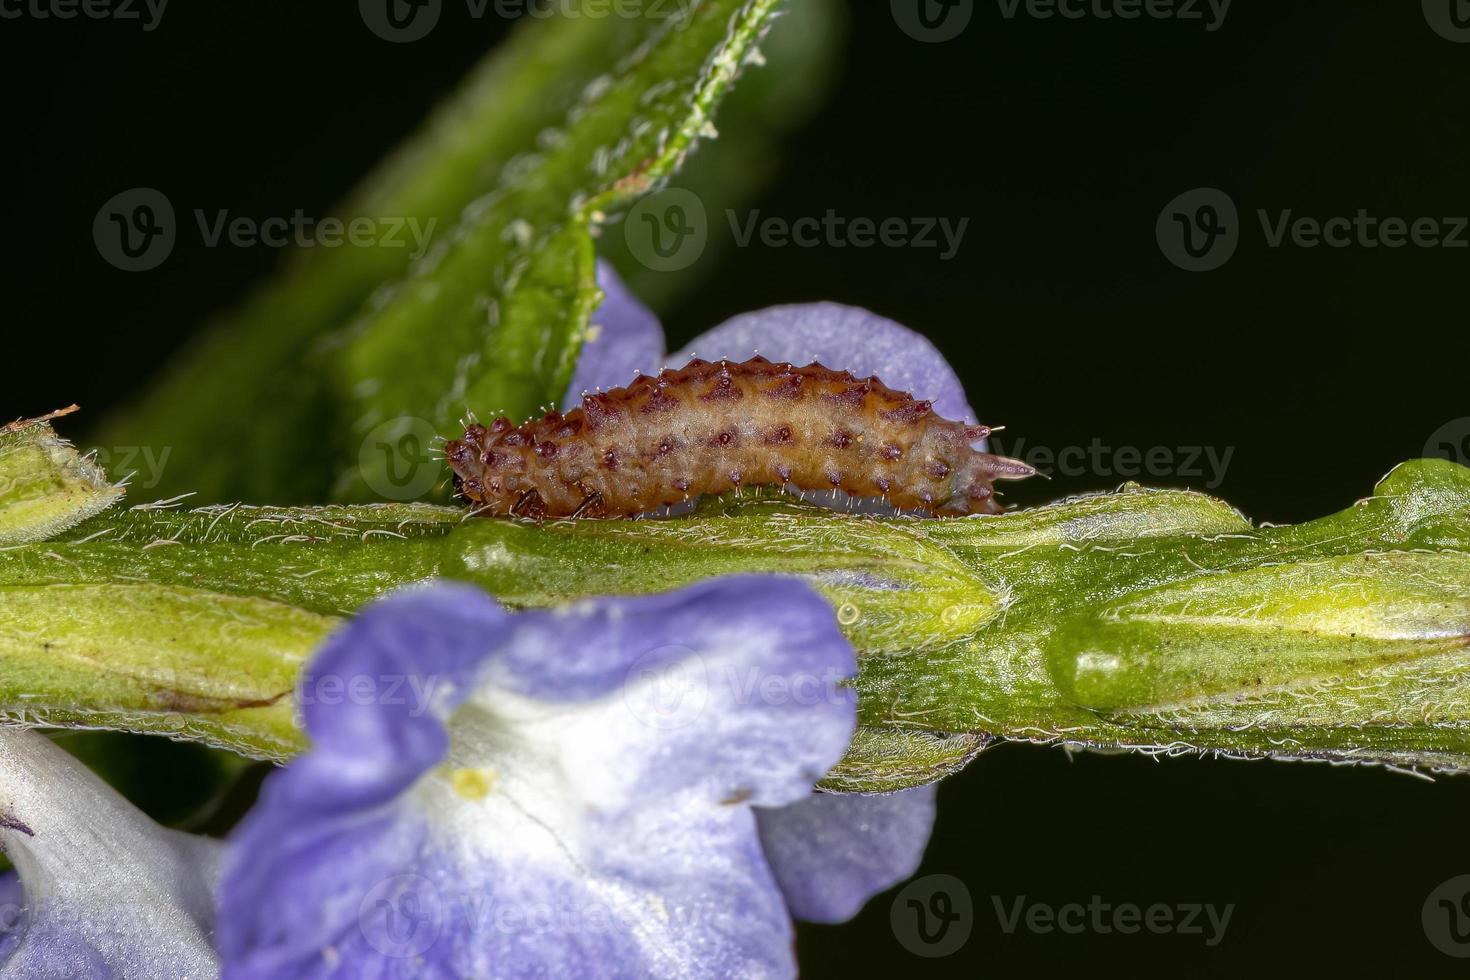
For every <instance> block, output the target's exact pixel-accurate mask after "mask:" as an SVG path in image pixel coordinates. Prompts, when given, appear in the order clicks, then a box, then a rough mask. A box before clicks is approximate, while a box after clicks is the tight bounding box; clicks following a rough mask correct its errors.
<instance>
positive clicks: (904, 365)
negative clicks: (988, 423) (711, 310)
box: [668, 303, 975, 422]
mask: <svg viewBox="0 0 1470 980" xmlns="http://www.w3.org/2000/svg"><path fill="white" fill-rule="evenodd" d="M757 351H759V352H760V354H761V356H763V357H765V358H766V359H767V360H771V361H790V362H791V363H793V364H806V363H809V362H811V361H819V362H821V363H822V364H823V365H825V366H827V367H829V368H832V369H833V370H834V371H851V372H852V373H853V374H855V375H857V376H858V377H866V376H868V375H876V376H877V377H878V378H879V379H880V380H881V381H882V382H883V383H884V384H886V385H888V387H890V388H893V389H895V390H897V391H907V392H910V393H911V394H913V395H914V397H916V398H927V399H929V400H930V401H932V402H933V403H934V410H935V411H936V412H938V413H939V414H940V415H942V416H944V417H945V418H950V419H959V420H963V421H966V422H974V421H975V413H974V412H973V411H972V410H971V409H970V405H969V403H968V402H967V401H966V400H965V389H964V386H963V385H962V384H960V379H959V377H958V376H956V374H955V373H954V369H953V368H951V367H950V366H949V362H948V361H946V360H945V359H944V356H943V355H942V354H940V353H939V350H938V349H937V348H936V347H935V346H934V345H933V344H932V343H930V342H929V340H928V339H927V338H926V337H924V336H923V335H922V334H919V333H915V332H914V331H912V330H910V329H909V328H908V327H905V326H903V325H902V324H899V323H895V322H894V321H892V320H889V319H887V318H886V317H881V316H879V315H877V314H876V313H870V312H868V311H867V310H864V309H859V308H858V307H855V306H842V305H840V304H837V303H807V304H800V305H794V306H774V307H771V308H770V309H767V310H759V311H757V312H755V313H744V314H741V315H740V316H737V317H734V318H733V319H730V320H726V321H725V322H724V323H722V324H720V325H719V326H718V327H715V328H714V329H713V330H710V331H708V332H707V333H704V334H702V335H700V336H699V337H698V338H697V339H695V340H694V342H693V343H691V344H690V345H689V346H688V347H686V348H685V349H684V350H683V351H680V352H679V353H678V354H675V355H673V356H672V357H670V358H669V359H668V363H669V364H670V365H672V366H679V365H682V364H683V363H684V362H685V361H687V360H688V359H689V357H690V356H691V355H692V354H693V353H695V352H698V354H699V356H700V357H703V358H705V359H706V360H714V359H716V358H728V359H730V360H732V361H743V360H746V359H747V358H750V357H753V356H754V355H755V354H756V352H757Z"/></svg>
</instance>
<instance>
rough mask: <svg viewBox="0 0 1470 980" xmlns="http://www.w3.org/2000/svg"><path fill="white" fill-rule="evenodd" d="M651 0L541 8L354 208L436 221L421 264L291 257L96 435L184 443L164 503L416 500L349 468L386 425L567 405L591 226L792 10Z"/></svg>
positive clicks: (693, 123) (352, 211) (655, 165)
mask: <svg viewBox="0 0 1470 980" xmlns="http://www.w3.org/2000/svg"><path fill="white" fill-rule="evenodd" d="M638 2H639V3H640V4H641V7H640V9H642V10H643V11H644V12H645V13H646V16H639V17H627V16H617V17H606V16H601V17H594V16H582V15H580V14H579V13H578V12H576V11H573V12H572V13H571V14H569V15H567V16H562V17H557V18H551V19H541V18H528V19H527V20H528V22H527V23H526V24H525V25H523V26H522V27H521V28H519V29H517V30H516V32H515V33H514V35H513V37H512V38H511V39H510V41H508V42H507V43H506V44H504V45H502V46H501V47H500V48H499V49H498V50H497V51H495V52H494V53H493V54H492V56H490V57H489V58H487V59H486V60H485V61H484V62H483V63H482V64H481V65H480V66H479V67H477V68H476V69H475V71H474V72H473V73H472V74H471V76H470V77H469V78H468V79H467V80H466V81H465V83H464V84H463V85H462V86H461V87H460V89H459V91H458V92H456V93H455V94H454V95H453V96H452V97H451V98H450V99H449V100H448V101H447V102H446V103H445V104H444V105H443V106H442V107H441V108H440V109H439V110H438V111H437V112H436V113H435V114H434V115H433V116H432V117H431V118H430V120H429V121H428V122H427V123H426V124H425V126H424V127H423V129H422V130H421V131H420V132H419V133H417V134H415V135H414V136H413V137H412V138H410V139H409V140H408V142H407V143H406V144H405V145H404V147H403V148H402V149H400V150H399V151H398V152H397V153H395V154H394V155H393V156H392V157H390V158H389V159H388V160H387V161H385V163H384V164H383V165H382V166H380V167H379V168H378V169H377V170H376V171H375V172H374V173H373V174H372V175H371V176H369V177H368V178H367V180H366V181H364V183H363V185H362V187H360V188H359V189H358V190H357V191H356V192H355V193H354V194H353V195H351V197H350V198H349V199H348V201H347V202H346V203H345V204H344V205H343V207H342V208H340V209H339V216H340V217H342V218H343V219H344V220H352V219H354V218H367V219H371V220H374V221H389V220H402V221H414V222H417V224H418V226H419V227H421V228H424V229H428V228H433V229H435V230H436V234H435V237H434V239H433V245H432V246H431V249H430V251H429V253H428V255H427V256H426V258H425V259H424V261H422V262H421V263H420V265H419V267H418V268H417V269H416V270H411V269H410V263H411V255H410V251H409V250H408V249H406V248H386V247H355V246H352V245H344V246H343V247H341V248H335V249H320V248H319V249H306V250H300V251H298V252H295V253H292V254H290V255H289V256H287V260H286V261H285V262H284V263H283V266H282V269H281V271H280V273H279V274H278V275H277V276H276V278H275V279H274V280H273V281H272V282H271V283H270V284H268V285H267V286H265V287H264V288H263V289H261V290H260V291H259V292H258V293H256V294H255V295H254V296H253V297H252V298H251V299H250V300H249V301H248V302H247V303H246V304H245V305H244V306H243V307H242V308H241V309H239V310H237V311H236V312H234V313H232V314H229V315H227V316H225V317H224V318H222V319H221V320H220V321H218V322H216V323H215V324H214V325H213V327H212V328H211V329H210V330H209V331H207V332H206V333H205V334H204V335H202V336H201V337H200V338H199V339H198V340H197V341H196V342H195V343H194V345H193V346H192V348H191V349H189V350H188V351H187V352H186V353H185V354H184V355H183V356H182V357H181V358H180V359H179V360H178V361H177V363H175V364H174V365H173V367H172V368H171V369H170V370H169V371H168V373H167V374H166V375H165V376H164V377H163V378H162V379H161V381H160V382H159V383H157V384H155V385H153V386H152V387H151V388H150V389H149V391H148V392H147V394H146V395H145V396H144V397H143V398H142V399H141V400H140V402H139V403H138V405H136V406H135V407H134V408H133V409H131V410H130V411H128V412H126V413H124V414H121V415H119V416H118V417H116V418H115V419H112V420H111V421H110V423H109V424H108V425H106V426H105V427H104V428H103V429H102V430H101V431H100V432H99V433H97V434H96V436H95V438H94V439H93V440H92V441H93V442H95V443H96V444H99V445H108V446H120V445H128V446H149V447H154V448H157V449H159V450H160V451H161V450H162V449H163V448H165V447H166V448H168V449H169V450H170V452H171V453H172V457H171V458H172V460H173V463H174V465H172V466H170V467H169V468H168V469H167V471H166V472H165V473H164V474H163V475H162V476H163V481H162V483H161V484H160V485H159V486H158V488H157V492H158V493H159V494H160V495H162V496H169V495H176V494H179V493H183V492H187V491H196V492H197V493H198V495H199V499H200V500H201V501H211V500H257V501H258V500H273V501H283V502H310V501H318V500H321V499H323V498H324V497H325V496H326V495H327V494H328V492H329V490H330V489H331V488H332V487H333V485H334V482H335V483H336V486H337V489H338V491H339V492H340V493H342V494H343V495H346V496H358V497H367V496H373V497H383V496H387V497H389V498H390V499H401V497H402V496H403V491H402V487H401V485H399V484H395V483H394V482H393V481H392V480H385V479H384V477H385V474H386V467H387V463H386V462H383V461H380V462H373V461H372V460H371V458H370V457H371V454H365V455H367V456H368V457H369V459H368V463H367V464H366V469H367V470H368V476H367V477H364V476H363V475H362V474H358V473H354V472H351V471H350V470H348V469H347V467H349V466H351V465H352V463H353V462H354V461H355V460H357V459H358V457H359V450H360V448H362V447H363V445H364V439H363V434H364V433H365V432H368V431H370V430H372V429H373V428H374V426H375V425H376V423H373V422H371V421H370V420H371V419H378V420H380V421H382V420H387V422H388V426H387V429H386V430H384V432H381V433H379V435H382V436H383V437H384V439H386V440H389V441H394V442H396V441H398V440H399V439H401V438H402V437H403V436H404V435H405V434H409V433H412V434H415V435H419V434H421V433H420V430H422V429H425V428H427V430H428V431H429V432H432V431H434V429H435V428H438V427H441V426H447V423H448V421H449V420H450V419H451V418H453V417H455V416H456V415H458V414H459V413H461V412H463V411H464V408H465V402H466V401H467V400H470V399H474V400H475V401H476V404H477V406H478V407H481V408H483V409H486V410H488V409H490V408H494V407H504V408H506V409H508V410H513V411H526V412H529V411H530V410H532V409H534V408H535V407H536V406H537V405H539V404H541V403H543V402H546V401H549V400H550V399H551V398H554V397H557V396H559V395H560V393H561V389H560V388H557V387H556V382H557V381H558V380H561V379H564V378H566V377H568V376H569V374H570V371H571V366H572V364H573V363H574V360H575V357H576V353H577V347H578V344H579V343H580V331H582V330H583V329H585V326H586V320H587V317H588V314H589V313H590V311H591V308H592V306H593V305H594V304H595V302H596V295H595V290H594V286H593V283H592V280H591V271H590V270H591V268H592V266H591V262H592V250H591V249H592V246H591V241H590V239H589V238H588V237H587V232H588V230H589V228H588V225H589V223H591V222H593V221H594V219H595V220H600V219H601V218H602V217H604V216H605V215H604V214H603V213H601V212H607V211H609V210H610V209H612V208H614V207H617V206H621V205H622V204H624V203H625V202H626V200H627V199H628V198H629V197H630V196H631V195H636V194H637V193H640V192H642V191H643V190H646V189H647V188H648V187H650V186H652V185H653V183H654V182H656V181H658V180H661V179H663V178H664V177H666V176H667V175H668V174H669V173H670V172H671V171H672V169H673V167H674V166H675V165H676V164H677V162H678V161H679V159H680V158H681V157H682V155H683V153H684V152H686V151H687V150H688V149H689V148H691V146H692V144H693V137H694V134H695V133H697V132H700V131H702V129H703V127H704V126H705V125H706V124H707V122H708V117H709V114H710V113H711V112H712V111H713V109H714V106H715V105H716V103H718V101H719V100H720V98H721V96H722V95H723V94H724V93H725V91H726V90H727V89H728V88H729V85H730V82H731V81H732V79H733V76H734V74H735V73H736V68H738V63H739V61H740V60H741V59H742V58H743V57H745V55H746V54H747V53H748V52H749V51H751V50H753V45H754V43H755V41H756V39H757V38H758V37H759V35H760V34H761V32H762V31H763V30H764V29H765V27H766V26H767V24H768V22H769V20H770V18H771V15H772V12H773V10H774V7H775V5H776V4H775V2H774V0H762V2H739V0H698V2H696V3H693V4H668V3H666V2H664V0H638ZM671 17H672V18H673V19H671ZM686 17H687V20H686V19H685V18H686ZM639 154H642V155H641V156H640V155H639ZM622 178H626V180H622ZM486 195H489V196H488V197H487V196H486ZM462 215H463V218H464V220H463V221H461V220H460V219H461V216H462ZM502 234H503V235H506V236H508V240H507V241H499V240H498V236H500V235H502ZM404 276H408V279H407V281H406V282H404V283H402V284H400V285H399V286H398V287H396V288H395V289H393V290H392V291H391V292H384V293H382V294H381V295H379V296H378V298H377V299H373V297H374V295H375V294H377V293H379V291H380V290H382V289H384V287H386V286H387V285H388V284H390V283H392V282H394V281H395V280H397V279H399V278H401V277H404ZM441 288H442V289H444V290H445V291H446V294H445V296H444V297H442V299H441V300H440V301H437V302H436V301H433V300H432V297H430V295H429V293H431V292H432V291H434V290H437V289H441ZM370 300H371V301H370ZM460 302H462V303H463V304H464V305H462V306H456V303H460ZM364 310H367V311H369V312H368V313H367V314H366V315H365V316H364V317H363V318H362V319H360V320H356V319H355V318H358V317H359V316H360V315H361V314H363V311H364ZM419 316H422V317H423V319H422V320H419V319H418V317H419ZM492 318H493V319H492ZM349 325H351V326H350V327H349ZM344 330H345V332H344ZM397 355H402V356H403V359H402V360H397V361H395V359H394V358H395V357H396V356H397ZM377 384H382V385H383V388H382V389H381V390H379V391H376V392H375V391H374V390H373V388H374V385H377ZM415 419H424V420H426V421H423V422H420V423H415V422H414V420H415ZM441 431H444V430H442V429H441ZM410 462H412V461H410ZM420 493H421V491H419V490H418V489H417V488H415V489H414V492H413V493H411V494H409V495H410V496H419V495H420Z"/></svg>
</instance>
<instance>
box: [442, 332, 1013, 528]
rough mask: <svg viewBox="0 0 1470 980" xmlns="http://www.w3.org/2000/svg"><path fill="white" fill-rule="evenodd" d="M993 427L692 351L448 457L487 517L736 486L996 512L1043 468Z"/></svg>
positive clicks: (872, 385) (633, 509)
mask: <svg viewBox="0 0 1470 980" xmlns="http://www.w3.org/2000/svg"><path fill="white" fill-rule="evenodd" d="M989 433H990V429H989V428H987V427H986V426H983V425H966V424H964V423H962V422H953V421H950V420H948V419H944V418H941V417H939V416H938V415H936V414H935V413H934V410H933V408H932V407H931V406H930V404H929V402H927V401H919V400H916V399H915V398H913V396H911V395H908V394H905V393H902V392H896V391H893V390H892V389H890V388H888V387H887V386H886V385H884V384H883V383H882V382H881V381H879V380H878V379H877V378H867V379H859V378H855V377H853V376H852V375H851V374H849V373H847V372H845V371H841V372H839V371H833V370H830V369H829V368H825V367H823V366H822V365H820V364H809V365H807V366H806V367H794V366H792V365H790V364H773V363H771V362H770V361H767V360H766V359H765V358H762V357H756V358H753V359H752V360H749V361H743V362H740V363H733V362H730V361H719V362H714V363H711V362H709V361H702V360H693V361H690V362H689V363H688V364H687V365H685V366H684V367H682V368H679V369H677V370H668V371H664V372H663V373H662V374H659V375H658V376H656V377H653V376H642V377H639V378H638V379H637V380H635V381H634V382H633V383H632V384H631V385H629V386H628V387H626V388H617V389H614V390H612V391H608V392H605V393H599V394H593V395H586V396H584V397H583V399H582V405H581V407H580V408H576V409H573V410H572V411H570V412H567V413H566V414H565V415H562V414H560V413H558V412H552V413H550V414H548V415H547V416H545V417H544V418H541V419H534V420H532V421H530V422H527V423H525V424H524V425H520V426H516V425H513V424H512V423H511V422H510V420H509V419H506V418H499V419H496V420H495V422H494V423H493V424H491V425H489V426H484V425H479V424H475V425H471V426H470V427H469V428H468V429H467V430H466V431H465V434H464V438H463V439H457V440H455V441H453V442H450V443H449V444H448V445H447V446H446V447H445V455H446V457H447V458H448V460H449V465H450V466H451V467H452V468H453V470H454V474H455V478H456V482H457V484H458V486H459V489H460V492H461V493H462V494H463V495H464V496H465V498H466V499H468V500H469V501H470V502H471V504H473V505H474V507H475V509H476V511H477V512H479V513H483V514H487V515H507V514H514V515H518V516H524V517H532V518H537V519H539V518H543V517H572V516H588V517H630V516H633V515H635V514H640V513H644V512H646V511H651V510H655V509H657V508H659V507H663V506H667V505H670V504H677V503H680V502H682V501H684V500H688V499H689V498H691V497H694V496H698V495H699V494H703V493H722V492H724V491H727V490H730V489H731V488H733V487H740V486H760V485H782V484H792V485H794V486H796V487H798V488H800V489H802V490H831V489H838V490H842V491H844V492H846V493H848V494H851V495H853V496H858V497H883V498H885V499H887V500H888V501H889V503H891V504H893V505H894V506H896V507H898V508H899V509H900V510H916V511H923V512H925V513H929V514H934V515H940V514H977V513H980V514H993V513H998V512H999V511H1000V510H1001V509H1002V508H1001V506H1000V505H999V503H997V501H996V499H995V489H994V484H995V482H996V481H997V480H1014V479H1021V478H1023V477H1026V476H1030V475H1032V473H1033V472H1034V471H1033V470H1032V469H1031V467H1029V466H1027V465H1026V464H1024V463H1021V462H1018V461H1016V460H1011V459H1005V458H1003V457H1000V456H992V455H990V454H989V453H983V452H978V451H976V450H975V449H973V448H971V444H972V443H974V442H976V441H977V440H979V439H983V438H985V437H986V436H987V435H988V434H989Z"/></svg>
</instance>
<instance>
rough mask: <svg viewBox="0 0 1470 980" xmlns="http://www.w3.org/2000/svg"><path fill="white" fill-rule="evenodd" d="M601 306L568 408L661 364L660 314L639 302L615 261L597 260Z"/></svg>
mask: <svg viewBox="0 0 1470 980" xmlns="http://www.w3.org/2000/svg"><path fill="white" fill-rule="evenodd" d="M597 285H598V286H599V287H601V289H602V293H603V298H602V305H601V306H600V307H598V308H597V312H596V313H593V314H592V329H591V331H590V332H589V334H588V336H587V339H586V341H584V342H583V344H582V352H581V354H579V355H578V358H577V369H576V371H575V372H574V373H573V374H572V383H571V384H570V385H568V386H567V391H566V394H565V395H564V396H562V400H561V404H562V405H563V406H568V405H571V406H575V405H576V404H577V403H578V402H579V401H580V400H581V398H582V392H584V391H594V390H596V389H598V388H616V387H619V386H621V385H626V384H629V383H630V382H631V381H632V380H633V378H634V376H636V375H637V373H638V371H639V370H640V369H642V370H647V369H648V368H649V367H650V365H653V364H657V363H658V360H659V358H661V357H662V356H663V353H664V331H663V327H661V326H660V325H659V322H658V317H656V316H655V315H654V314H653V311H651V310H649V309H648V308H647V307H646V306H644V305H643V304H642V303H640V302H638V299H637V297H635V296H634V295H633V294H632V293H631V292H629V290H628V287H627V286H625V285H623V280H622V279H620V278H619V277H618V274H617V272H616V271H615V270H614V269H613V267H612V266H611V265H609V264H608V263H606V262H604V261H602V260H601V259H599V260H598V262H597Z"/></svg>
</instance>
